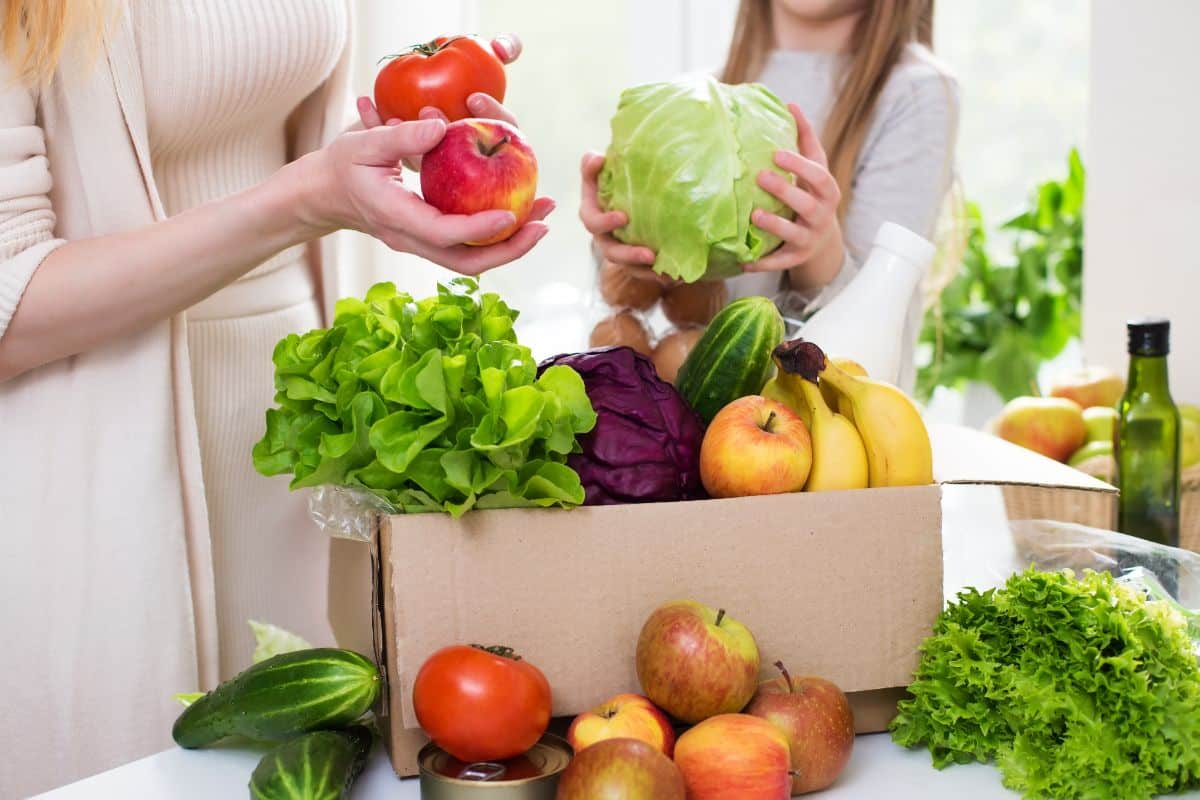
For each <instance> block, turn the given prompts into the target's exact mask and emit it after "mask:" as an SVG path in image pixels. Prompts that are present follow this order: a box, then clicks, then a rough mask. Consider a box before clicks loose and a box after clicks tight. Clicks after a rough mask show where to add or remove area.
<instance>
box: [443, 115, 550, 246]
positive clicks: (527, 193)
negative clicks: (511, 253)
mask: <svg viewBox="0 0 1200 800" xmlns="http://www.w3.org/2000/svg"><path fill="white" fill-rule="evenodd" d="M536 193H537V158H536V157H535V156H534V155H533V150H532V149H530V147H529V144H528V143H527V142H526V141H525V139H524V137H522V136H521V132H520V131H518V130H517V129H516V128H514V127H513V126H512V125H509V124H508V123H507V122H501V121H500V120H495V119H460V120H459V121H458V122H451V123H450V124H449V125H447V126H446V134H445V135H444V136H443V137H442V140H441V141H440V142H438V143H437V145H436V146H435V147H434V148H433V149H432V150H430V151H429V152H428V153H426V154H425V156H424V157H423V158H422V159H421V194H422V195H423V196H424V197H425V202H427V203H429V204H430V205H431V206H433V207H434V208H436V209H437V210H438V211H441V212H442V213H443V214H475V213H478V212H480V211H491V210H493V209H499V210H501V211H511V212H512V213H513V216H514V217H516V222H514V223H513V224H512V226H511V227H509V228H505V229H504V230H502V231H501V232H500V233H497V234H496V235H495V236H492V237H490V238H488V239H485V240H483V241H481V242H467V244H474V245H484V244H492V243H494V242H500V241H503V240H505V239H507V238H508V237H509V236H512V235H513V234H514V233H515V232H516V231H517V230H518V229H519V228H520V227H521V225H522V224H524V222H525V220H526V219H527V218H528V217H529V212H530V210H531V209H532V208H533V201H534V196H535V195H536Z"/></svg>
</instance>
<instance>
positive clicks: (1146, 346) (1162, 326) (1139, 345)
mask: <svg viewBox="0 0 1200 800" xmlns="http://www.w3.org/2000/svg"><path fill="white" fill-rule="evenodd" d="M1125 327H1126V330H1128V332H1129V355H1131V356H1165V355H1166V354H1167V353H1169V352H1170V351H1171V321H1170V320H1166V319H1162V318H1161V317H1147V318H1144V319H1131V320H1129V322H1127V323H1126V324H1125Z"/></svg>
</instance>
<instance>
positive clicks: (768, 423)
mask: <svg viewBox="0 0 1200 800" xmlns="http://www.w3.org/2000/svg"><path fill="white" fill-rule="evenodd" d="M774 421H775V412H774V411H772V412H771V413H770V414H768V415H767V421H766V422H764V423H763V430H764V431H770V430H771V423H772V422H774Z"/></svg>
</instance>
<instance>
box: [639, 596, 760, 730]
mask: <svg viewBox="0 0 1200 800" xmlns="http://www.w3.org/2000/svg"><path fill="white" fill-rule="evenodd" d="M758 664H759V660H758V645H757V644H755V642H754V637H753V636H751V635H750V631H748V630H746V627H745V626H744V625H742V624H741V623H740V622H738V621H737V620H734V619H731V618H729V617H727V616H725V609H720V610H714V609H712V608H709V607H708V606H706V605H703V604H702V603H697V602H694V601H691V600H680V601H676V602H673V603H667V604H666V605H664V606H659V608H657V609H656V610H655V611H654V613H653V614H651V615H650V618H649V619H647V620H646V624H645V625H643V626H642V632H641V635H640V636H639V637H638V643H637V675H638V681H640V682H641V684H642V691H644V692H645V693H646V696H647V697H648V698H650V700H651V701H652V702H653V703H654V704H655V705H657V706H658V707H659V708H661V709H662V710H664V711H666V712H667V713H668V714H670V715H672V716H674V717H675V718H677V719H681V720H683V721H684V722H689V723H696V722H699V721H700V720H702V719H706V718H708V717H711V716H713V715H715V714H729V713H733V712H735V711H741V710H742V709H743V708H745V707H746V704H747V703H748V702H750V698H751V697H753V696H754V690H755V688H756V687H757V684H758Z"/></svg>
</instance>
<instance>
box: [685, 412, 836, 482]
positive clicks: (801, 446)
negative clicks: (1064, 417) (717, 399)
mask: <svg viewBox="0 0 1200 800" xmlns="http://www.w3.org/2000/svg"><path fill="white" fill-rule="evenodd" d="M812 464H813V442H812V437H811V436H810V435H809V433H808V428H807V427H806V426H805V424H804V420H802V419H800V417H799V416H798V415H797V414H796V413H795V412H794V411H792V410H791V409H790V408H788V407H787V406H785V405H784V404H783V403H779V402H776V401H775V400H768V399H767V398H765V397H762V396H761V395H749V396H747V397H739V398H738V399H737V400H734V401H733V402H732V403H730V404H729V405H727V406H725V407H724V408H722V409H721V410H720V411H719V412H718V413H717V415H716V416H715V417H713V420H712V423H711V424H710V425H709V426H708V432H707V433H705V434H704V442H703V444H702V445H701V446H700V479H701V481H703V483H704V488H705V490H707V491H708V493H709V494H711V495H712V496H713V497H748V496H751V495H760V494H783V493H786V492H798V491H800V490H801V489H803V488H804V484H805V482H806V481H807V480H808V476H809V472H810V470H811V469H812Z"/></svg>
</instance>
